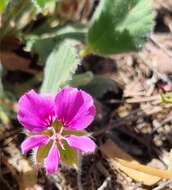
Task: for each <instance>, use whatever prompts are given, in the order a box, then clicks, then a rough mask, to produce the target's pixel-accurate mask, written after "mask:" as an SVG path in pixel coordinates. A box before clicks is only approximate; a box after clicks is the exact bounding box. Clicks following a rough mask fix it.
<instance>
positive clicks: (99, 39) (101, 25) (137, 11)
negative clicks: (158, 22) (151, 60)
mask: <svg viewBox="0 0 172 190" xmlns="http://www.w3.org/2000/svg"><path fill="white" fill-rule="evenodd" d="M153 19H154V12H153V9H152V0H125V1H124V0H101V1H100V4H99V6H98V8H97V10H96V12H95V14H94V16H93V19H92V22H91V26H90V28H89V31H88V36H87V51H94V52H96V53H100V54H113V53H123V52H130V51H135V50H137V49H138V48H139V47H141V46H142V45H143V42H144V41H145V39H146V36H147V35H148V33H150V32H151V31H152V29H153V26H154V21H153Z"/></svg>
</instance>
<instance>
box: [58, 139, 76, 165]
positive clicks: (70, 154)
mask: <svg viewBox="0 0 172 190" xmlns="http://www.w3.org/2000/svg"><path fill="white" fill-rule="evenodd" d="M63 145H64V149H62V148H61V147H59V151H60V158H61V160H62V163H63V164H66V165H68V166H72V165H74V164H76V163H77V151H76V150H75V149H74V148H72V147H70V146H69V145H68V144H67V142H64V144H63Z"/></svg>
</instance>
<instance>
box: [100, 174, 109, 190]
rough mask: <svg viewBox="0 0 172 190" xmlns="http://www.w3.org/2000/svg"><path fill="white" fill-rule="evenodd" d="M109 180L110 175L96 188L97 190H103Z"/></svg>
mask: <svg viewBox="0 0 172 190" xmlns="http://www.w3.org/2000/svg"><path fill="white" fill-rule="evenodd" d="M110 181H111V178H110V177H107V178H106V179H105V180H104V182H103V184H102V185H101V186H100V187H99V188H98V189H97V190H105V189H106V188H107V186H108V183H109V182H110Z"/></svg>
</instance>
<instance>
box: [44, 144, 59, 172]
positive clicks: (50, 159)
mask: <svg viewBox="0 0 172 190" xmlns="http://www.w3.org/2000/svg"><path fill="white" fill-rule="evenodd" d="M59 162H60V153H59V150H58V149H57V146H56V144H53V145H52V147H51V149H50V151H49V153H48V156H47V158H45V160H44V167H45V170H46V174H47V175H48V174H53V173H55V172H56V171H57V170H58V166H59Z"/></svg>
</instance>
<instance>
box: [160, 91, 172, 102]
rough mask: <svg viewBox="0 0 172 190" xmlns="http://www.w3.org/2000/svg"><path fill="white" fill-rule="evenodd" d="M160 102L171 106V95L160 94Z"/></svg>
mask: <svg viewBox="0 0 172 190" xmlns="http://www.w3.org/2000/svg"><path fill="white" fill-rule="evenodd" d="M161 99H162V102H164V103H167V104H172V94H170V93H161Z"/></svg>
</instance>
